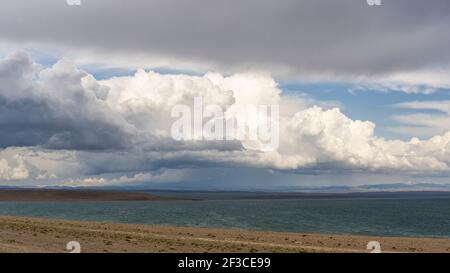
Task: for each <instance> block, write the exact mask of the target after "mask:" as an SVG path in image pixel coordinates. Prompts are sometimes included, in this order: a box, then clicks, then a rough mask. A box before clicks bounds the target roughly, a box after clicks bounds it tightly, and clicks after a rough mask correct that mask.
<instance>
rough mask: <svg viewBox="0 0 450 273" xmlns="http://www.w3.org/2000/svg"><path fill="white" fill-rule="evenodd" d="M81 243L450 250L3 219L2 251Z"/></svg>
mask: <svg viewBox="0 0 450 273" xmlns="http://www.w3.org/2000/svg"><path fill="white" fill-rule="evenodd" d="M69 241H78V242H80V244H81V248H82V252H120V253H127V252H141V253H142V252H151V253H164V252H166V253H167V252H168V253H174V252H175V253H204V252H211V253H224V252H225V253H226V252H232V253H239V252H241V253H245V252H265V253H268V252H285V253H287V252H289V253H292V252H294V253H298V252H320V253H338V252H350V253H351V252H356V253H367V252H369V250H367V243H368V242H369V241H378V242H380V244H381V251H382V252H447V253H450V239H444V238H414V237H388V236H364V235H333V234H316V233H293V232H273V231H254V230H240V229H218V228H204V227H174V226H157V225H143V224H121V223H109V222H87V221H86V222H85V221H68V220H57V219H47V218H31V217H16V216H0V252H19V253H20V252H47V253H48V252H68V251H67V250H66V249H65V247H66V244H67V243H68V242H69Z"/></svg>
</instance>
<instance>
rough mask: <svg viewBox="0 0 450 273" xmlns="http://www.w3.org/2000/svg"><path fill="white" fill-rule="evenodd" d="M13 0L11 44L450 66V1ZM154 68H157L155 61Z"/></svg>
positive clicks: (358, 69)
mask: <svg viewBox="0 0 450 273" xmlns="http://www.w3.org/2000/svg"><path fill="white" fill-rule="evenodd" d="M382 2H383V6H381V7H373V6H372V7H371V6H368V5H367V4H366V1H365V0H339V1H335V0H277V1H261V0H245V1H214V0H210V1H203V0H184V1H173V0H151V1H149V0H83V1H82V5H81V6H80V7H70V6H68V5H67V4H66V3H65V1H64V0H60V1H55V0H42V1H28V0H9V1H2V7H1V9H0V38H1V39H2V40H3V41H5V40H6V41H15V42H42V43H50V44H57V45H65V46H69V47H71V48H75V49H77V48H84V49H94V50H95V49H97V50H110V51H111V52H115V53H118V54H126V53H148V54H152V55H155V54H156V55H158V56H170V57H174V56H175V57H180V58H184V59H189V60H194V61H198V62H206V63H209V64H211V63H212V64H213V67H215V68H223V69H233V68H234V69H235V68H242V67H245V68H248V67H263V68H269V69H272V72H274V73H277V71H273V70H276V69H275V68H281V69H282V70H284V69H287V70H286V71H285V72H287V73H294V74H297V73H306V74H309V73H312V74H314V73H331V74H337V75H347V74H348V75H373V74H383V73H389V72H393V71H405V70H414V69H418V68H426V67H429V66H439V65H448V63H449V61H450V51H448V50H447V49H448V48H449V47H450V35H447V33H448V28H449V26H450V16H448V14H449V13H450V2H449V1H448V0H433V1H423V0H383V1H382ZM149 65H151V64H149Z"/></svg>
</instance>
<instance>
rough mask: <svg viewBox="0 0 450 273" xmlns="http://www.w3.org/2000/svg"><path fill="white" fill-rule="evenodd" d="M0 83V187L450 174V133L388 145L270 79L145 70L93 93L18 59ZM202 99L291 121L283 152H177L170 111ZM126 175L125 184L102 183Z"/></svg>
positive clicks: (78, 81)
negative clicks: (203, 172) (210, 177)
mask: <svg viewBox="0 0 450 273" xmlns="http://www.w3.org/2000/svg"><path fill="white" fill-rule="evenodd" d="M0 71H1V72H2V73H0V77H1V78H2V79H3V80H4V81H5V83H6V84H5V85H2V86H0V98H1V99H0V125H1V130H0V144H1V147H3V148H4V149H3V150H2V151H1V152H2V154H1V155H0V174H1V176H0V178H2V179H5V180H12V179H21V180H37V179H46V180H53V181H54V180H56V179H61V180H60V181H66V182H68V183H69V184H70V183H72V184H80V183H81V184H108V183H112V184H115V183H117V184H120V183H138V182H144V180H148V181H162V180H164V179H163V178H162V177H165V176H161V174H162V173H164V171H163V172H162V173H161V170H167V173H168V174H169V173H171V175H168V176H167V179H168V180H176V178H177V177H178V176H177V175H176V174H179V172H181V171H178V170H184V169H186V168H198V169H208V168H212V167H215V168H219V167H220V168H254V169H255V170H257V169H270V170H274V171H278V172H285V173H296V174H302V173H308V174H314V173H317V174H320V173H324V172H348V173H352V172H360V171H364V172H372V173H392V174H412V175H414V174H430V175H437V174H448V172H449V171H450V168H449V164H450V160H449V159H450V149H449V147H450V145H449V143H450V132H442V134H439V135H436V136H432V137H431V138H429V139H428V140H419V139H417V138H413V139H411V140H410V141H401V140H385V139H383V138H380V137H377V136H376V135H375V134H374V128H375V124H374V123H372V122H370V121H360V120H353V119H351V118H350V117H347V116H346V115H344V114H343V113H342V112H341V111H340V110H339V109H338V108H323V107H320V106H317V105H311V103H314V101H308V100H302V98H301V97H296V100H290V99H289V98H291V95H288V96H287V97H286V96H285V95H284V94H283V92H282V90H281V89H280V88H279V87H278V85H277V82H276V81H275V80H274V79H273V78H272V77H271V76H269V75H267V74H260V73H240V74H234V75H230V76H223V75H221V74H219V73H206V74H205V75H203V76H189V75H163V74H159V73H156V72H154V71H148V72H147V71H144V70H138V71H137V72H136V73H135V74H134V75H133V76H126V77H113V78H110V79H106V80H102V81H98V80H96V79H95V78H94V77H93V76H92V75H89V74H88V73H86V72H84V71H82V70H79V69H77V68H76V67H75V66H74V65H73V64H72V63H71V62H69V61H67V60H64V59H63V60H61V61H59V62H57V63H56V64H55V65H54V66H53V67H51V68H45V69H44V68H42V66H40V65H38V64H36V63H34V62H33V61H31V59H30V58H29V57H28V56H27V55H26V54H25V53H23V52H19V53H15V54H13V55H11V56H9V57H8V58H6V59H5V60H2V61H0ZM197 96H201V97H203V98H204V101H205V103H206V104H216V105H219V106H220V107H222V108H223V109H224V110H225V111H232V109H233V107H237V106H239V105H243V106H245V105H247V106H252V105H254V106H257V105H261V104H264V105H271V104H279V105H280V107H283V109H284V110H283V111H280V113H281V116H280V124H279V125H280V126H279V127H280V139H279V144H280V145H279V148H278V149H277V150H275V151H267V150H264V149H259V148H258V145H256V146H255V145H250V144H251V143H250V144H249V143H246V142H245V141H240V140H234V141H206V140H197V141H175V140H173V139H172V137H171V136H170V127H171V125H172V123H173V121H174V118H173V117H171V114H170V113H171V110H172V108H173V107H174V106H175V105H178V104H186V105H192V103H193V99H194V98H195V97H197ZM399 107H407V108H417V109H422V108H435V109H439V110H441V111H444V110H445V109H448V108H447V106H446V105H445V103H431V102H429V103H423V104H420V103H409V104H403V105H400V106H399ZM445 111H446V110H445ZM233 113H234V112H233ZM234 115H236V116H235V117H236V118H238V119H239V118H243V116H241V115H240V113H234ZM255 147H256V148H255ZM172 172H173V176H172ZM123 173H126V174H127V175H125V176H123V177H112V178H107V176H105V175H114V174H115V175H122V174H123ZM181 173H182V172H181ZM130 174H132V175H130ZM183 175H185V174H183ZM80 177H85V178H80ZM86 177H87V178H86ZM169 178H170V179H169ZM178 178H180V179H181V178H185V176H179V177H178Z"/></svg>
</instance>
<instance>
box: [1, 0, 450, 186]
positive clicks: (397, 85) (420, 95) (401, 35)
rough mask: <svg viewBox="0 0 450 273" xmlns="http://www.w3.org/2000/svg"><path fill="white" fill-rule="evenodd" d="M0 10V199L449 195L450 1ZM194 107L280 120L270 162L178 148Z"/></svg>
mask: <svg viewBox="0 0 450 273" xmlns="http://www.w3.org/2000/svg"><path fill="white" fill-rule="evenodd" d="M1 5H2V7H1V9H0V185H9V186H36V187H39V186H56V185H57V186H74V187H76V186H111V185H112V186H135V185H141V186H145V187H148V188H173V189H177V188H195V189H227V190H239V189H278V188H280V189H281V188H286V187H296V186H298V187H302V186H323V185H362V184H383V183H406V182H408V183H420V182H426V183H442V184H450V179H449V177H450V144H449V143H450V51H449V50H448V48H450V36H449V35H448V34H447V33H448V29H449V27H450V16H448V14H449V13H450V2H449V1H448V0H433V1H432V2H430V1H420V0H382V5H381V6H370V5H368V4H367V2H366V1H365V0H340V1H332V0H277V1H261V0H244V1H219V0H210V1H200V0H183V1H174V0H164V1H163V0H127V1H125V0H81V5H79V6H76V5H75V6H74V5H68V4H67V2H66V1H65V0H39V1H37V0H36V1H29V0H14V1H13V0H2V1H1ZM197 97H202V98H203V102H204V103H205V104H211V105H218V106H219V108H220V109H224V110H225V111H228V112H227V113H230V114H233V115H234V118H236V119H238V120H239V119H242V118H243V116H242V115H241V114H240V113H234V112H232V111H231V110H230V109H232V110H233V109H238V107H242V106H244V107H246V108H248V107H249V106H260V105H277V106H278V107H279V123H277V124H278V126H279V130H278V132H279V139H278V141H277V144H278V145H277V147H276V149H275V150H273V149H272V150H267V149H265V148H264V145H263V144H262V142H261V141H248V140H242V139H234V140H227V141H223V140H214V141H211V140H206V139H201V140H187V139H185V140H176V139H174V138H173V136H172V131H171V130H172V129H171V128H172V126H173V124H174V122H175V121H176V119H174V117H173V116H172V110H173V109H174V107H176V106H177V105H187V106H189V107H193V105H194V100H195V98H197ZM227 109H228V110H227ZM194 131H195V128H194Z"/></svg>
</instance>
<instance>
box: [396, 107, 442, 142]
mask: <svg viewBox="0 0 450 273" xmlns="http://www.w3.org/2000/svg"><path fill="white" fill-rule="evenodd" d="M393 106H394V107H396V108H400V109H406V110H410V111H419V113H412V114H399V115H394V116H392V119H393V120H394V121H396V122H399V123H400V124H402V126H396V127H391V128H389V130H390V131H393V132H396V133H400V134H404V135H415V136H418V137H431V136H433V135H438V134H444V133H446V132H448V131H450V101H442V100H441V101H413V102H404V103H398V104H395V105H393Z"/></svg>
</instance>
